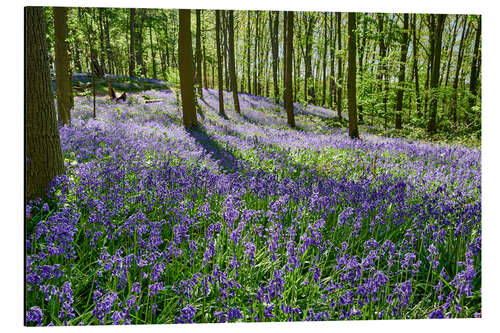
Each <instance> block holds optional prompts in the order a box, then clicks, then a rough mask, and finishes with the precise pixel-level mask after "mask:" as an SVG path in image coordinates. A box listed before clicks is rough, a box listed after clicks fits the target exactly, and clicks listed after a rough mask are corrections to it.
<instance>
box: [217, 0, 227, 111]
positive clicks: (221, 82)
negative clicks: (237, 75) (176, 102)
mask: <svg viewBox="0 0 500 333" xmlns="http://www.w3.org/2000/svg"><path fill="white" fill-rule="evenodd" d="M220 12H221V11H220V10H216V11H215V42H216V44H217V47H216V48H217V82H218V88H219V115H221V116H223V117H226V113H225V111H224V89H223V85H224V77H223V76H222V75H223V74H222V54H221V53H222V50H221V38H220V28H221V26H220Z"/></svg>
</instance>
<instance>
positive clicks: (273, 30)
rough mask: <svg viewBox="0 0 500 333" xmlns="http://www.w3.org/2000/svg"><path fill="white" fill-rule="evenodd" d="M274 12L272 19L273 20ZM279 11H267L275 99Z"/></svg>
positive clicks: (277, 95)
mask: <svg viewBox="0 0 500 333" xmlns="http://www.w3.org/2000/svg"><path fill="white" fill-rule="evenodd" d="M273 14H274V20H273ZM279 16H280V14H279V12H269V32H270V34H271V52H272V57H273V60H272V64H273V87H274V94H273V97H274V99H275V100H278V98H279V87H278V64H279V59H278V29H279Z"/></svg>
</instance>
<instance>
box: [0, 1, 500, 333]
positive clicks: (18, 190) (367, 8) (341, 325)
mask: <svg viewBox="0 0 500 333" xmlns="http://www.w3.org/2000/svg"><path fill="white" fill-rule="evenodd" d="M138 4H140V6H141V7H149V8H179V7H182V8H209V9H214V8H231V9H263V10H277V9H280V10H283V9H288V10H317V11H357V12H359V11H364V12H416V13H437V12H439V13H469V14H483V44H482V48H483V52H482V54H483V61H482V86H483V103H482V105H483V123H482V126H483V142H482V145H483V161H482V170H483V175H482V177H483V189H482V192H483V266H482V267H483V280H482V281H483V288H482V295H483V318H482V319H479V320H473V319H472V320H469V319H465V320H412V321H404V320H399V321H357V322H353V321H350V322H326V323H325V322H317V323H270V324H197V325H168V326H165V325H148V326H128V327H126V326H120V327H110V326H106V327H102V326H99V327H91V328H88V327H87V328H82V327H78V328H64V329H65V330H79V331H80V332H82V331H90V330H91V329H92V330H97V331H102V330H105V331H107V332H111V331H113V332H118V331H119V330H120V331H122V330H123V331H124V332H130V331H135V330H142V329H145V328H147V330H148V331H162V332H164V331H165V330H168V331H169V332H186V331H187V332H200V331H221V332H233V331H235V330H237V331H240V330H241V331H243V332H251V331H254V330H256V329H257V330H259V331H260V330H264V331H276V330H278V331H281V330H292V331H299V330H304V329H314V330H320V331H325V332H327V331H333V330H340V331H349V332H366V331H370V332H378V331H383V332H401V331H405V332H406V331H410V332H421V331H425V330H426V331H429V332H434V331H452V332H462V331H464V332H465V331H467V332H471V331H475V332H482V331H485V332H488V331H493V327H495V326H499V321H498V319H497V318H499V316H498V314H497V313H498V310H499V309H498V297H499V296H500V294H499V287H498V285H499V283H498V280H499V277H498V273H499V270H498V266H499V265H498V254H499V253H500V252H499V247H498V243H499V241H498V238H499V236H500V234H499V227H498V225H499V223H500V221H499V219H498V217H499V214H498V213H497V212H498V209H497V208H498V207H497V206H498V200H499V197H498V194H499V191H498V189H499V188H500V187H499V186H500V183H499V181H498V180H499V178H500V177H499V176H498V175H499V174H498V172H499V171H498V170H500V165H499V163H498V156H499V153H500V152H499V150H498V146H497V142H498V140H499V136H498V134H497V133H499V130H498V127H499V126H500V117H499V104H500V100H499V99H498V96H499V94H498V90H499V89H498V86H499V84H498V81H499V80H500V73H499V70H498V68H499V66H498V62H499V61H500V56H499V52H498V51H499V49H498V44H499V43H498V41H499V39H498V33H499V32H500V26H499V23H498V22H499V21H500V17H499V12H498V10H497V9H498V5H497V4H496V2H495V1H486V0H485V1H483V0H476V1H472V2H471V1H464V0H459V1H457V0H455V1H453V0H445V1H436V0H419V1H411V2H403V1H401V0H379V1H369V0H364V1H358V0H351V1H321V0H307V1H300V2H299V1H294V2H292V1H285V0H279V1H273V2H271V1H269V0H267V1H266V0H253V1H251V2H244V3H236V2H235V1H234V0H232V1H229V0H208V1H201V0H182V1H178V2H177V1H164V0H163V1H158V0H157V1H153V0H142V1H140V2H137V1H131V0H120V1H109V0H87V1H85V2H81V3H76V2H75V1H61V0H58V1H26V0H25V1H20V2H15V1H14V0H11V1H9V2H4V3H3V4H2V5H3V6H5V5H7V8H5V7H4V8H2V9H3V10H2V12H1V15H2V19H1V20H0V22H1V24H2V30H1V31H2V36H3V37H4V38H2V44H1V45H2V47H3V50H2V52H1V57H2V61H1V62H0V65H1V67H0V68H1V71H0V75H1V79H0V82H2V90H1V92H2V94H1V95H0V96H2V107H1V108H0V112H1V115H2V118H1V119H2V122H1V123H2V130H1V131H0V133H1V135H2V140H1V142H2V148H3V149H2V150H3V152H2V153H3V154H2V157H3V158H2V161H1V165H2V173H1V175H2V176H3V181H2V183H1V184H2V185H3V186H2V192H1V195H2V196H1V201H0V202H1V204H2V206H1V207H2V214H1V215H0V216H1V222H0V223H1V232H0V234H1V237H2V238H1V241H0V244H1V249H0V250H1V251H0V254H1V256H2V261H1V263H2V265H1V268H0V269H1V271H2V274H1V275H2V278H1V283H0V286H1V288H2V289H1V294H0V295H1V299H2V300H1V308H0V318H2V320H1V321H0V327H1V328H4V331H5V332H13V331H18V330H26V329H27V328H25V327H23V326H22V320H23V292H22V290H23V251H22V242H23V225H22V224H23V207H22V200H23V187H22V184H23V173H22V170H23V149H24V147H23V112H24V110H23V91H24V88H23V78H24V64H23V59H24V53H23V52H24V45H23V38H24V29H23V21H24V17H23V6H25V5H41V6H54V5H63V6H77V5H80V6H88V7H98V6H101V7H137V5H138ZM5 151H6V152H5ZM495 324H496V325H495ZM59 329H63V328H40V330H42V331H44V332H45V331H48V330H59ZM37 331H38V329H37Z"/></svg>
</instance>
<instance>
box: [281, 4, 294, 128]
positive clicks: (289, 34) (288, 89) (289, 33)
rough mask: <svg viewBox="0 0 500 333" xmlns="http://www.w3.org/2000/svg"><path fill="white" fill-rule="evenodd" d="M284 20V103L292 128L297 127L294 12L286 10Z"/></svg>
mask: <svg viewBox="0 0 500 333" xmlns="http://www.w3.org/2000/svg"><path fill="white" fill-rule="evenodd" d="M284 22H285V24H284V25H285V26H286V34H285V38H286V39H285V45H284V47H285V48H286V51H285V91H284V96H283V100H284V105H285V110H286V114H287V122H288V125H290V127H291V128H295V116H294V114H293V101H292V49H293V12H291V11H288V12H285V15H284Z"/></svg>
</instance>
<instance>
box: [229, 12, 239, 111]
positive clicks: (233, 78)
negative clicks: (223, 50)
mask: <svg viewBox="0 0 500 333" xmlns="http://www.w3.org/2000/svg"><path fill="white" fill-rule="evenodd" d="M233 12H234V11H232V10H230V11H229V12H228V14H229V17H228V21H229V22H228V28H229V76H230V77H231V88H232V89H233V101H234V109H235V110H236V112H238V113H241V111H240V101H239V99H238V85H237V81H236V70H235V64H234V16H233V15H234V14H233Z"/></svg>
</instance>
